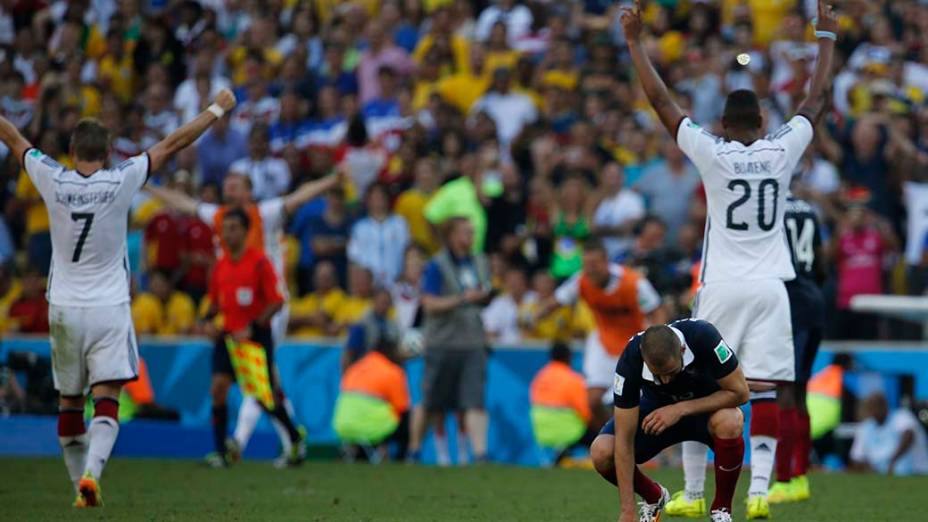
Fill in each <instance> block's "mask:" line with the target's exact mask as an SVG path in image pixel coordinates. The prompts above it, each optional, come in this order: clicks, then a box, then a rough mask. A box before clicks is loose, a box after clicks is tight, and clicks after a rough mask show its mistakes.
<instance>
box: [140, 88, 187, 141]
mask: <svg viewBox="0 0 928 522" xmlns="http://www.w3.org/2000/svg"><path fill="white" fill-rule="evenodd" d="M145 107H146V109H147V111H146V112H145V128H146V129H147V130H148V132H149V133H150V134H151V135H152V136H154V137H155V139H157V140H159V141H160V140H163V139H164V138H165V137H166V136H167V135H168V134H171V133H172V132H174V131H175V130H177V128H178V127H180V118H178V116H177V110H175V108H174V107H173V105H172V104H171V97H170V95H169V94H168V87H167V86H166V85H163V84H160V83H156V84H153V85H149V86H148V89H147V90H146V92H145Z"/></svg>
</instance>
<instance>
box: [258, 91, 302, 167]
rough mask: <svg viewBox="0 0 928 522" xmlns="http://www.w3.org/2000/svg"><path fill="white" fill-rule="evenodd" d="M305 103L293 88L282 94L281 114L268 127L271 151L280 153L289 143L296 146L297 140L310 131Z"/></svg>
mask: <svg viewBox="0 0 928 522" xmlns="http://www.w3.org/2000/svg"><path fill="white" fill-rule="evenodd" d="M304 105H305V103H304V102H303V100H302V99H301V98H300V94H299V93H298V92H297V91H296V90H294V89H292V88H290V89H285V90H284V91H283V92H282V93H281V94H280V116H279V117H278V118H277V119H276V120H274V121H273V122H272V123H271V126H270V128H269V129H268V133H269V135H270V149H271V153H273V154H278V155H279V154H281V153H283V151H284V149H285V148H286V147H287V146H288V145H294V146H296V142H297V140H298V139H300V138H301V137H302V136H303V135H304V134H305V133H306V132H308V126H309V122H308V121H307V120H306V119H304V117H303V116H304V114H303V113H304V112H305V108H304Z"/></svg>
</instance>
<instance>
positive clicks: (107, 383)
mask: <svg viewBox="0 0 928 522" xmlns="http://www.w3.org/2000/svg"><path fill="white" fill-rule="evenodd" d="M233 107H235V96H234V95H233V94H232V93H231V92H230V91H228V90H222V91H220V92H219V93H218V94H217V95H216V100H215V103H213V104H212V105H210V106H209V107H208V108H207V110H205V111H203V112H202V113H201V114H200V115H198V116H197V117H196V118H194V119H193V120H191V121H190V122H188V123H187V124H185V125H184V126H182V127H180V128H179V129H177V130H176V131H174V132H173V133H171V134H170V135H169V136H167V137H166V138H165V139H164V140H162V141H160V142H158V143H157V144H155V145H154V146H153V147H152V148H150V149H149V150H148V151H146V152H144V153H143V154H140V155H138V156H135V157H132V158H129V159H127V160H126V161H124V162H122V163H120V164H119V165H117V166H115V167H112V168H107V165H106V163H107V158H109V155H110V143H111V136H110V131H109V130H108V129H106V128H105V127H103V126H102V125H101V124H100V123H99V122H98V121H96V120H93V119H84V120H81V121H80V122H78V124H77V125H76V127H75V128H74V130H73V131H72V134H71V144H70V155H71V159H72V161H73V164H74V168H73V169H66V168H65V167H63V166H62V165H60V164H58V163H57V162H55V160H54V159H52V158H51V157H49V156H47V155H46V154H44V153H43V152H42V151H40V150H39V149H36V148H33V146H32V144H31V143H29V141H28V140H26V138H24V137H23V136H22V135H21V134H20V133H19V131H18V130H17V128H16V127H15V126H13V125H12V124H11V123H10V122H9V121H7V120H6V119H5V118H3V117H0V141H3V143H4V144H6V146H7V147H9V149H10V151H11V152H12V153H13V154H15V156H16V157H17V158H19V159H20V161H22V164H23V168H24V169H25V170H26V174H27V175H28V176H29V179H30V180H32V183H33V184H34V185H35V186H36V188H37V189H38V191H39V193H40V194H41V196H42V199H43V200H44V201H45V206H46V207H47V209H48V215H49V219H50V223H51V226H50V229H51V239H52V260H51V269H50V272H49V277H48V301H49V326H50V331H51V347H52V375H53V377H54V382H55V389H56V390H58V393H59V414H58V440H59V442H60V444H61V449H62V454H63V456H64V461H65V466H66V467H67V469H68V474H69V476H70V478H71V481H72V483H73V485H74V487H75V490H76V492H77V498H76V500H75V501H74V506H75V507H95V506H100V505H102V504H103V499H102V495H101V492H100V484H99V480H100V477H101V475H102V473H103V467H104V466H105V465H106V461H107V460H108V459H109V456H110V453H111V451H112V449H113V445H114V444H115V443H116V437H117V435H118V434H119V420H118V419H119V416H118V411H119V402H118V400H119V394H120V390H121V388H122V386H123V384H125V383H126V382H128V381H132V380H135V379H136V378H137V377H138V358H139V354H138V345H137V342H136V338H135V330H134V328H133V326H132V314H131V312H130V309H129V281H130V278H129V260H128V255H127V247H126V233H127V231H126V228H127V225H128V220H129V208H130V205H131V203H132V198H133V197H134V196H135V195H136V194H137V193H138V192H139V190H141V188H142V186H143V185H144V184H145V182H146V181H147V180H148V177H149V175H150V174H151V172H152V171H157V170H159V169H161V167H162V166H164V165H165V164H166V163H167V162H168V160H169V159H170V158H171V156H173V155H174V154H175V153H177V152H178V151H180V150H181V149H183V148H184V147H187V146H188V145H190V144H192V143H193V142H194V141H195V140H196V139H197V138H199V137H200V135H202V134H203V132H205V131H206V129H208V128H209V127H210V126H211V125H212V124H213V123H214V122H215V121H216V120H218V119H219V118H221V117H222V116H223V115H224V114H225V112H226V111H229V110H231V109H232V108H233ZM88 388H89V390H90V392H91V394H92V395H93V399H94V414H93V420H92V421H91V423H90V429H89V430H88V429H87V427H86V426H85V424H84V405H85V403H86V394H87V390H88Z"/></svg>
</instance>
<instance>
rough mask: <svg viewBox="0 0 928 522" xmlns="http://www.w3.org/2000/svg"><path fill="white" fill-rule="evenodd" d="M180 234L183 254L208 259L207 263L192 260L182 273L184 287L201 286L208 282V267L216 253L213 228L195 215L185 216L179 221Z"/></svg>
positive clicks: (203, 286)
mask: <svg viewBox="0 0 928 522" xmlns="http://www.w3.org/2000/svg"><path fill="white" fill-rule="evenodd" d="M180 231H181V232H180V236H181V240H182V242H183V248H184V254H185V255H187V256H189V257H191V258H200V259H207V260H209V262H208V263H195V262H192V263H191V264H190V266H189V267H188V268H187V272H186V273H185V274H184V278H183V281H182V286H183V287H184V288H203V289H205V288H206V286H207V285H208V284H209V268H210V265H212V263H213V260H214V258H215V255H216V246H215V244H214V243H213V230H212V229H211V228H209V225H207V224H206V223H204V222H203V221H202V220H201V219H200V218H197V217H185V218H183V219H182V220H181V222H180Z"/></svg>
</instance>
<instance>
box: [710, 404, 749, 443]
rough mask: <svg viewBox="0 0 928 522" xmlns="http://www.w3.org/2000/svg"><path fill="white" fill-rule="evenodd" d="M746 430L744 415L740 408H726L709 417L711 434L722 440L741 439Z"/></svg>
mask: <svg viewBox="0 0 928 522" xmlns="http://www.w3.org/2000/svg"><path fill="white" fill-rule="evenodd" d="M743 429H744V415H742V413H741V410H740V409H738V408H725V409H722V410H719V411H717V412H715V413H713V414H712V416H711V417H709V432H710V433H712V435H713V436H715V437H719V438H722V439H732V438H735V437H740V436H741V433H742V430H743Z"/></svg>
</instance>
